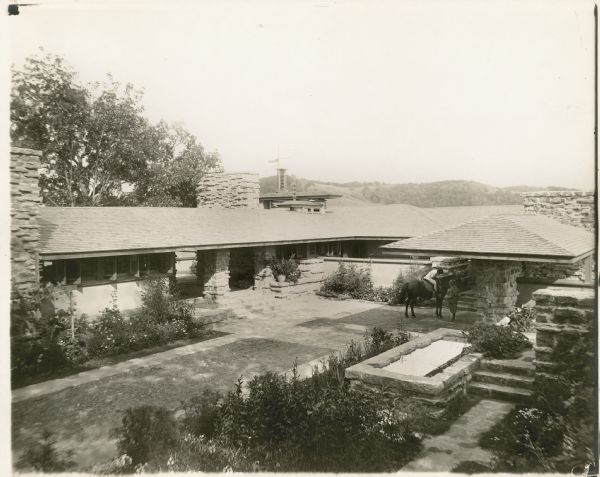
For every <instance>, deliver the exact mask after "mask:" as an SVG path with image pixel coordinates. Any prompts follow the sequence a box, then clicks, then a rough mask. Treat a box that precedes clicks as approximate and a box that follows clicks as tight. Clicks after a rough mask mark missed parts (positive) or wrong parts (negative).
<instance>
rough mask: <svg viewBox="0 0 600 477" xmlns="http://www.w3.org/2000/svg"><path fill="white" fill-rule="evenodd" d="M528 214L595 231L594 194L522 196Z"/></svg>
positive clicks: (567, 192)
mask: <svg viewBox="0 0 600 477" xmlns="http://www.w3.org/2000/svg"><path fill="white" fill-rule="evenodd" d="M522 196H523V206H524V207H525V213H526V214H536V215H547V216H549V217H552V218H553V219H556V220H558V221H559V222H561V223H563V224H567V225H574V226H576V227H584V228H586V229H587V230H590V231H592V232H593V231H594V214H595V198H594V193H593V192H581V191H543V192H526V193H524V194H522Z"/></svg>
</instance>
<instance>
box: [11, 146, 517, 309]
mask: <svg viewBox="0 0 600 477" xmlns="http://www.w3.org/2000/svg"><path fill="white" fill-rule="evenodd" d="M40 155H41V154H40V153H39V152H37V151H32V150H29V149H21V148H12V151H11V161H10V164H11V166H10V170H11V196H12V209H11V220H12V222H11V231H12V240H11V253H12V261H11V262H12V282H13V290H14V291H15V292H24V291H26V290H27V289H29V288H31V287H33V286H35V285H36V284H37V283H39V282H42V283H43V282H52V283H60V284H62V285H64V286H65V288H66V289H67V290H68V292H69V296H70V300H71V306H73V307H74V309H75V310H76V311H77V313H86V314H88V315H91V316H93V315H95V314H97V313H98V312H99V311H100V310H102V309H103V308H104V307H106V306H107V305H108V304H109V303H110V301H111V298H113V297H116V298H117V300H118V304H119V307H120V308H121V309H122V310H126V309H131V308H135V307H137V306H138V305H139V303H140V292H141V290H142V285H143V283H144V281H145V280H147V278H148V277H150V276H152V275H160V276H164V277H168V278H170V279H172V280H177V281H179V282H180V283H182V284H186V285H188V289H190V290H191V293H192V294H194V292H195V294H196V295H200V294H203V295H211V296H213V297H220V296H223V295H224V294H226V293H229V292H230V290H235V289H239V288H250V287H255V288H265V287H268V288H270V289H271V288H272V289H273V291H274V292H277V293H287V292H290V290H289V289H288V288H289V287H288V286H285V285H282V286H277V285H274V286H273V287H271V281H272V279H271V277H269V276H268V274H265V266H266V264H267V262H268V261H269V259H271V258H288V257H290V256H294V257H295V258H296V259H298V260H299V261H300V269H301V272H302V275H301V278H300V280H299V288H298V289H297V290H310V289H315V288H316V287H318V285H319V282H320V281H321V280H322V277H323V273H324V271H325V270H326V268H327V267H324V263H323V262H325V261H328V260H334V261H337V260H355V261H357V263H360V264H362V265H363V266H369V267H371V266H380V267H384V268H387V269H388V270H391V269H393V270H394V273H396V274H397V270H398V269H399V268H398V267H408V266H410V264H413V263H415V262H417V263H421V264H422V263H430V257H431V255H440V253H437V252H436V253H435V254H432V253H429V251H427V252H418V253H415V255H418V257H417V259H415V258H414V256H409V257H406V256H405V257H402V258H393V259H391V260H390V259H386V258H385V257H383V258H382V257H381V255H382V253H381V251H380V247H381V246H382V245H386V244H390V243H394V242H397V241H399V240H402V239H407V238H411V237H419V236H424V235H427V234H431V233H433V232H438V231H440V230H444V229H446V228H448V227H451V226H456V225H458V224H462V223H465V222H468V221H470V220H473V219H477V218H482V217H488V216H495V215H498V214H507V213H508V214H519V213H523V208H522V207H521V206H490V207H483V206H482V207H439V208H430V209H423V208H418V207H414V206H409V205H403V204H394V205H385V206H369V207H338V208H329V209H328V210H327V211H326V212H325V213H306V212H307V211H306V210H302V208H299V209H300V211H301V212H304V213H301V212H298V211H297V210H294V209H298V208H294V207H290V208H287V207H286V208H282V207H279V208H275V209H265V208H264V207H262V206H261V205H260V203H259V185H258V176H257V175H256V174H248V173H233V174H226V173H218V174H212V175H208V176H206V177H204V179H203V181H202V184H201V186H200V188H199V192H198V203H199V207H198V208H160V207H156V208H153V207H89V208H88V207H44V206H42V205H41V202H40V198H39V191H38V177H37V169H38V168H39V164H40V163H39V159H40ZM311 212H314V211H311ZM319 212H321V211H319ZM378 257H379V258H378ZM375 262H379V263H378V264H375ZM329 263H330V264H331V262H329ZM191 265H193V266H191ZM390 267H396V268H390ZM329 270H331V268H329ZM380 276H382V277H384V278H383V279H385V280H389V279H390V277H391V274H390V273H387V274H386V273H383V274H380ZM388 284H391V282H390V283H388Z"/></svg>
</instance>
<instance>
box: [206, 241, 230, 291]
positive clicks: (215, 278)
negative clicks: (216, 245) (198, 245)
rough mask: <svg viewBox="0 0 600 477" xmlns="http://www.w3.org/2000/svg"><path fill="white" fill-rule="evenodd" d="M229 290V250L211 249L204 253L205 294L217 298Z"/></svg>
mask: <svg viewBox="0 0 600 477" xmlns="http://www.w3.org/2000/svg"><path fill="white" fill-rule="evenodd" d="M228 291H229V250H226V249H225V250H211V251H208V252H206V253H205V255H204V295H205V296H211V297H213V298H215V299H218V298H219V297H222V296H223V295H224V294H225V293H227V292H228Z"/></svg>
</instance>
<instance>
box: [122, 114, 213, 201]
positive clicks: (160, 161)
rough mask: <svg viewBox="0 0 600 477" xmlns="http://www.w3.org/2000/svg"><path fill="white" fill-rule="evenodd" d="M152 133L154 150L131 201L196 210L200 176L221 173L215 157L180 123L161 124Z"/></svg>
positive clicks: (140, 175) (139, 177)
mask: <svg viewBox="0 0 600 477" xmlns="http://www.w3.org/2000/svg"><path fill="white" fill-rule="evenodd" d="M153 134H154V136H155V141H156V144H157V148H156V150H155V151H154V154H153V155H152V157H151V158H150V159H149V160H148V161H147V164H146V165H147V168H146V169H143V170H141V171H140V173H139V174H138V177H137V178H136V181H135V188H134V192H133V193H132V196H131V199H132V200H133V201H134V203H135V204H139V205H147V206H154V207H196V206H197V205H198V203H197V197H196V196H197V188H198V185H199V182H200V179H201V177H202V176H203V175H204V174H206V173H207V172H216V171H221V170H222V166H221V160H220V159H219V156H218V154H217V153H206V152H205V151H204V148H203V147H202V145H201V144H200V143H199V142H198V140H197V138H196V137H195V136H194V135H193V134H190V133H189V132H188V131H186V130H185V129H184V128H183V127H182V126H181V124H175V125H172V126H169V125H168V124H166V123H165V122H163V121H161V122H160V123H159V124H158V125H157V126H156V127H155V128H154V131H153Z"/></svg>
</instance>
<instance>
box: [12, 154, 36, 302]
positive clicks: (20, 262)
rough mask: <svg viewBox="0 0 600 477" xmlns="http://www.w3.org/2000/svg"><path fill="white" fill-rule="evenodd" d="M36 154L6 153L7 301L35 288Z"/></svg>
mask: <svg viewBox="0 0 600 477" xmlns="http://www.w3.org/2000/svg"><path fill="white" fill-rule="evenodd" d="M41 156H42V153H41V152H40V151H34V150H32V149H23V148H20V147H13V148H11V151H10V195H11V210H10V216H11V227H10V231H11V241H10V252H11V298H13V299H14V298H16V296H17V295H18V294H23V293H27V292H30V291H33V290H34V289H35V288H37V286H38V281H39V276H38V275H39V272H38V248H39V240H40V232H39V228H40V224H39V217H40V207H41V202H42V200H41V198H40V193H39V186H38V169H39V168H40V167H41V166H40V157H41Z"/></svg>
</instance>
